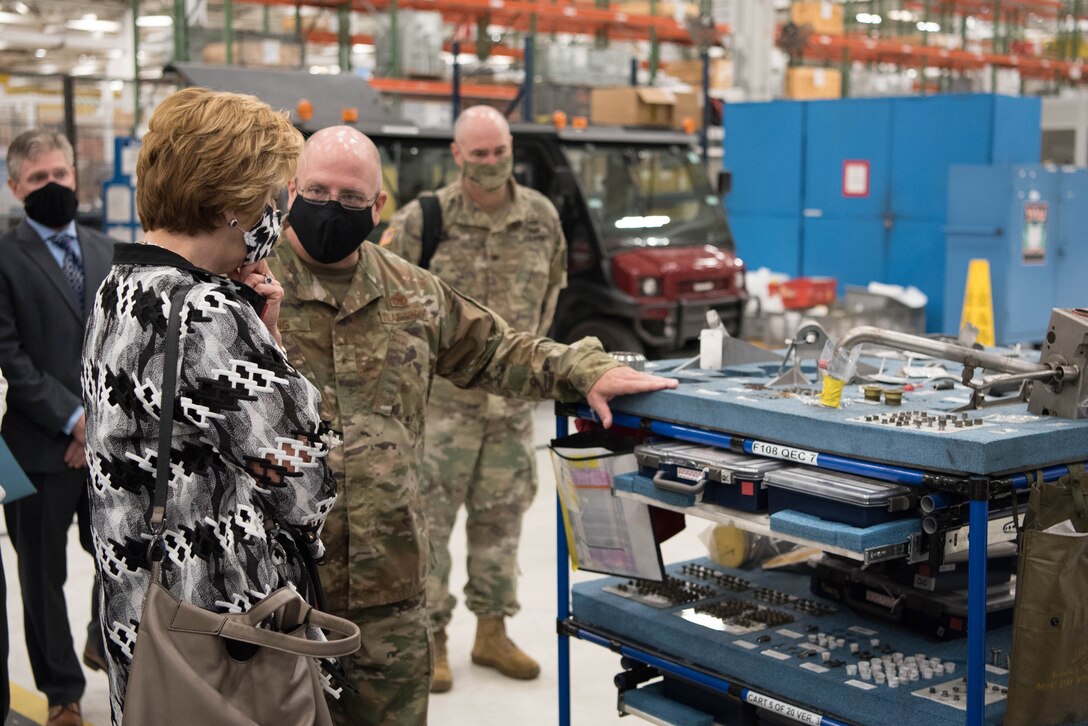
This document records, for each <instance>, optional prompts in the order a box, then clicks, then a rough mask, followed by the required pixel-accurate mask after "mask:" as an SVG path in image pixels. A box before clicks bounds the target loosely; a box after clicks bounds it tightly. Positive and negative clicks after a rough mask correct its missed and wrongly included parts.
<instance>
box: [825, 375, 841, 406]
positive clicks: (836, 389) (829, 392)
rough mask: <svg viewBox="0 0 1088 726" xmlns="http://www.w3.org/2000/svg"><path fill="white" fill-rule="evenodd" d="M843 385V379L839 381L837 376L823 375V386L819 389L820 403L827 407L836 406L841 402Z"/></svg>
mask: <svg viewBox="0 0 1088 726" xmlns="http://www.w3.org/2000/svg"><path fill="white" fill-rule="evenodd" d="M845 385H846V382H845V381H840V380H839V379H838V378H832V377H831V376H824V387H823V390H822V391H820V405H821V406H827V407H828V408H838V407H839V404H841V403H842V389H843V386H845Z"/></svg>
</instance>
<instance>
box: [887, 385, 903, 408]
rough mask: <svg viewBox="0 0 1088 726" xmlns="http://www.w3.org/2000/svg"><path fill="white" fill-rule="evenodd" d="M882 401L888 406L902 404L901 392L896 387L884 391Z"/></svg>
mask: <svg viewBox="0 0 1088 726" xmlns="http://www.w3.org/2000/svg"><path fill="white" fill-rule="evenodd" d="M884 403H885V404H887V405H889V406H901V405H903V392H902V391H900V390H898V389H896V390H894V391H892V390H887V391H884Z"/></svg>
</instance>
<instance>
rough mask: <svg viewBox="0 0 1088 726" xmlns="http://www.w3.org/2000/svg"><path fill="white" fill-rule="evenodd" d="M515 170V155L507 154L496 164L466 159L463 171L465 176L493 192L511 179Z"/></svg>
mask: <svg viewBox="0 0 1088 726" xmlns="http://www.w3.org/2000/svg"><path fill="white" fill-rule="evenodd" d="M513 171H514V157H513V156H512V155H511V156H507V157H504V158H502V159H499V160H498V161H496V162H495V163H494V164H482V163H480V162H478V161H465V163H464V166H463V167H462V168H461V173H462V174H464V175H465V178H466V179H468V180H470V181H472V182H473V183H475V184H476V185H477V186H479V187H481V188H483V189H485V190H486V191H489V192H493V191H495V190H496V189H500V188H502V186H503V185H504V184H506V182H508V181H510V176H511V174H512V173H513Z"/></svg>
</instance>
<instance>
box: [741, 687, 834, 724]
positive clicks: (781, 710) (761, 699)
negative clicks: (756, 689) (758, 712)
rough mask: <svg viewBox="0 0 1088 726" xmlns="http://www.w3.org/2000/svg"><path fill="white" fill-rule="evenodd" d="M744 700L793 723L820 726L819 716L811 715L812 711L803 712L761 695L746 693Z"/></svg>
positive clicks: (816, 714)
mask: <svg viewBox="0 0 1088 726" xmlns="http://www.w3.org/2000/svg"><path fill="white" fill-rule="evenodd" d="M744 700H746V701H748V703H750V704H752V705H753V706H758V707H759V708H762V709H763V710H765V711H770V712H771V713H777V714H778V715H779V716H785V717H786V718H789V719H793V720H794V721H798V722H800V723H807V724H811V725H812V726H820V714H818V713H813V712H812V711H805V710H803V709H800V708H797V706H791V705H790V704H788V703H782V701H778V700H775V699H773V698H771V697H769V696H764V695H763V694H762V693H753V692H752V691H748V693H747V694H746V695H745V697H744Z"/></svg>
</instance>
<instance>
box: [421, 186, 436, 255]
mask: <svg viewBox="0 0 1088 726" xmlns="http://www.w3.org/2000/svg"><path fill="white" fill-rule="evenodd" d="M419 207H420V209H422V210H423V235H422V237H421V240H420V241H422V242H423V252H422V254H420V256H419V266H420V267H422V268H423V269H424V270H426V269H428V268H429V267H430V266H431V258H432V257H434V252H435V250H437V249H438V243H439V242H441V241H442V203H441V202H439V201H438V197H436V196H435V194H434V192H424V193H422V194H420V195H419Z"/></svg>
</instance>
